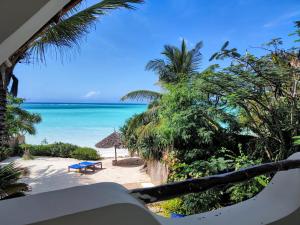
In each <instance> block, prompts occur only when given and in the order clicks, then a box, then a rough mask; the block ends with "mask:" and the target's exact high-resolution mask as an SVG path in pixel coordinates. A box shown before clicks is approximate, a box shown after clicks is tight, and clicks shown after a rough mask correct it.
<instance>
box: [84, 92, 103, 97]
mask: <svg viewBox="0 0 300 225" xmlns="http://www.w3.org/2000/svg"><path fill="white" fill-rule="evenodd" d="M99 94H100V92H99V91H89V92H88V93H86V94H85V95H84V96H83V97H84V98H94V97H97V96H98V95H99Z"/></svg>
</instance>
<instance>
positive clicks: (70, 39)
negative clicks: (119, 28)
mask: <svg viewBox="0 0 300 225" xmlns="http://www.w3.org/2000/svg"><path fill="white" fill-rule="evenodd" d="M142 2H143V0H102V1H101V2H99V3H96V4H94V5H92V6H90V7H88V8H86V9H83V10H81V11H79V12H76V11H77V8H75V9H72V10H71V11H70V12H69V13H67V14H66V15H64V16H63V17H62V18H61V21H59V22H58V23H57V24H52V25H50V27H49V29H47V30H46V32H44V33H42V34H41V35H40V36H39V37H38V38H37V39H36V40H35V41H34V42H33V43H32V46H31V49H30V53H31V54H29V55H31V57H32V56H33V57H36V58H37V59H39V60H41V61H44V60H45V54H46V51H47V49H49V48H54V50H55V51H57V50H58V51H60V53H62V54H64V49H65V48H72V47H74V46H75V47H76V46H77V47H79V44H80V40H81V39H82V38H83V37H84V36H85V35H86V34H87V33H89V31H90V29H91V28H92V27H93V26H94V25H95V22H96V21H97V20H98V18H99V17H100V16H103V15H106V14H107V13H108V12H110V11H111V10H114V9H118V8H125V9H134V8H135V7H134V5H133V4H137V3H142ZM74 11H75V12H74Z"/></svg>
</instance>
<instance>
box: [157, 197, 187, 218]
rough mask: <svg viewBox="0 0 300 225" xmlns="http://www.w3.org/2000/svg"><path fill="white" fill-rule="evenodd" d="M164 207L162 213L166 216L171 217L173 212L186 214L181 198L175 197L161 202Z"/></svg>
mask: <svg viewBox="0 0 300 225" xmlns="http://www.w3.org/2000/svg"><path fill="white" fill-rule="evenodd" d="M160 207H161V208H162V214H163V216H165V217H170V215H171V213H177V214H184V213H185V212H184V211H183V210H182V200H181V199H180V198H174V199H171V200H168V201H163V202H162V203H160Z"/></svg>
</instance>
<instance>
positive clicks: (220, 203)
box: [161, 148, 269, 215]
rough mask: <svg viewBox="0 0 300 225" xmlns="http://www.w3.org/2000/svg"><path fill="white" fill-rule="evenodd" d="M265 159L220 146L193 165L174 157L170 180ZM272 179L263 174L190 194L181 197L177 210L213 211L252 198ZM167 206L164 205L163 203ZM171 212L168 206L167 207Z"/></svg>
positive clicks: (197, 175) (209, 172) (178, 179)
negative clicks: (243, 181) (208, 156)
mask: <svg viewBox="0 0 300 225" xmlns="http://www.w3.org/2000/svg"><path fill="white" fill-rule="evenodd" d="M260 163H261V160H257V159H252V158H251V157H250V156H248V155H246V154H245V153H244V152H242V150H241V151H240V153H239V154H238V155H236V154H235V153H232V152H231V151H229V150H227V149H224V148H222V149H220V150H219V151H217V154H216V155H215V156H211V157H210V158H209V159H208V160H201V161H200V160H196V161H194V162H193V163H191V164H187V163H182V162H180V161H179V160H178V159H176V158H173V159H172V160H171V161H170V163H169V166H170V169H171V170H170V176H169V179H170V181H181V180H186V179H190V178H200V177H205V176H210V175H214V174H220V173H224V172H228V171H233V170H239V169H242V168H246V167H249V166H252V165H257V164H260ZM268 182H269V177H267V176H259V177H256V178H254V179H251V180H249V181H247V182H245V183H241V184H235V185H228V186H225V187H218V188H213V189H211V190H208V191H205V192H203V193H197V194H189V195H186V196H183V197H181V198H180V199H181V201H180V204H179V205H177V208H176V212H180V213H182V214H186V215H191V214H195V213H201V212H205V211H210V210H213V209H217V208H220V207H224V206H227V205H231V204H234V203H237V202H240V201H244V200H246V199H249V198H252V197H253V196H255V195H256V194H257V193H259V192H260V191H261V190H262V189H263V188H264V187H265V186H266V185H267V184H268ZM161 206H162V207H163V208H164V207H165V206H164V204H162V205H161ZM164 211H167V212H169V213H171V212H172V211H168V208H164Z"/></svg>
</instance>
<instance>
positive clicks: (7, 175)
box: [0, 163, 29, 200]
mask: <svg viewBox="0 0 300 225" xmlns="http://www.w3.org/2000/svg"><path fill="white" fill-rule="evenodd" d="M21 175H22V169H21V168H17V167H16V166H15V165H14V164H13V163H11V164H8V165H5V166H2V167H0V200H3V199H8V198H14V197H19V196H24V195H25V192H27V191H29V186H28V185H27V184H25V183H19V182H18V180H19V179H20V178H21Z"/></svg>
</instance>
